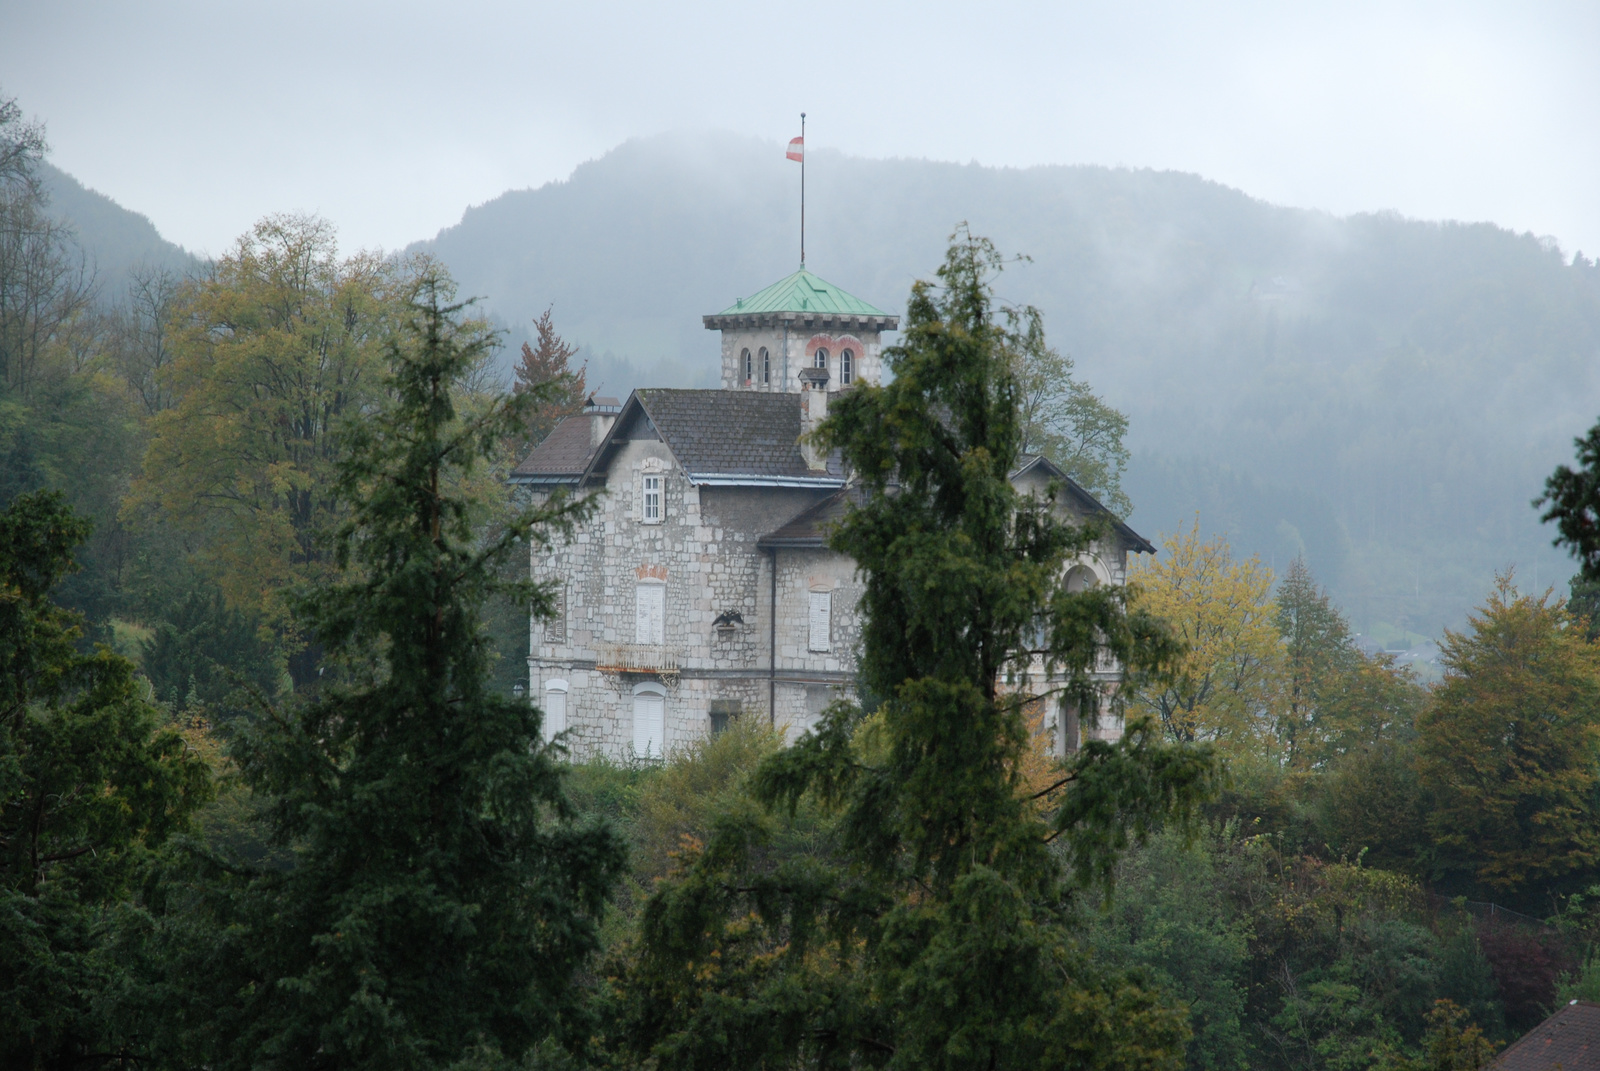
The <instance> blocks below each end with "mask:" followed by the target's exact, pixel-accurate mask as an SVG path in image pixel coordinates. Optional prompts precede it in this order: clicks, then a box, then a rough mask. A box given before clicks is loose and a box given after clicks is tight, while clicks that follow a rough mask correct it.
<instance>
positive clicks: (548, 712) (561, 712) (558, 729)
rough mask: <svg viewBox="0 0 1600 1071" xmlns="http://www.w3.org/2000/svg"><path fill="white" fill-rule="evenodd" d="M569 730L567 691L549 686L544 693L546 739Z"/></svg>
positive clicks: (544, 733)
mask: <svg viewBox="0 0 1600 1071" xmlns="http://www.w3.org/2000/svg"><path fill="white" fill-rule="evenodd" d="M566 731H567V693H566V692H562V691H556V690H555V689H553V688H547V689H546V690H545V693H544V732H543V733H542V734H540V735H542V736H543V737H544V738H545V739H546V740H551V739H554V738H555V736H556V734H557V733H564V732H566Z"/></svg>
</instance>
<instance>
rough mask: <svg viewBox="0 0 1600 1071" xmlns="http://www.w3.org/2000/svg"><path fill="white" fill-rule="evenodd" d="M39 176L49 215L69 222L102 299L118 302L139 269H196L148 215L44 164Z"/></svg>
mask: <svg viewBox="0 0 1600 1071" xmlns="http://www.w3.org/2000/svg"><path fill="white" fill-rule="evenodd" d="M39 177H40V178H41V179H42V180H43V182H44V185H45V188H46V189H47V190H48V191H49V194H50V208H51V211H53V212H54V213H56V215H58V216H60V217H62V218H64V219H66V220H68V221H70V222H71V224H72V226H73V230H74V231H76V232H77V239H78V245H79V246H80V247H81V248H82V249H83V251H84V252H85V253H86V254H87V255H88V260H89V265H90V267H92V268H93V269H94V272H95V277H96V281H97V282H98V283H99V287H100V294H101V297H102V298H103V299H107V300H112V301H115V300H117V299H119V298H120V297H121V294H122V292H123V290H124V289H125V287H126V285H127V278H128V272H129V271H130V270H132V269H133V268H135V267H137V266H139V265H149V266H151V267H161V268H168V269H171V270H172V271H175V272H179V273H187V272H191V271H194V270H195V269H196V268H197V267H198V266H199V261H198V260H197V259H196V258H195V257H193V256H191V255H190V254H189V253H188V252H186V251H185V250H184V249H183V248H182V247H181V246H178V245H174V244H173V243H172V242H169V241H167V240H166V239H165V238H163V237H161V233H160V232H159V231H157V230H156V226H155V224H154V223H151V222H150V220H149V218H148V217H147V216H143V215H140V214H139V213H138V212H133V211H130V210H129V209H126V208H123V207H122V206H121V205H119V204H117V202H115V201H113V200H112V199H111V198H109V197H107V196H106V195H105V194H103V193H99V192H97V191H95V190H91V189H89V188H88V187H86V186H84V185H83V183H81V182H79V181H78V180H77V179H75V178H73V177H72V176H71V175H69V174H67V173H66V172H65V171H62V170H61V169H60V168H58V167H55V166H54V165H52V164H50V163H48V162H46V163H41V164H40V165H39Z"/></svg>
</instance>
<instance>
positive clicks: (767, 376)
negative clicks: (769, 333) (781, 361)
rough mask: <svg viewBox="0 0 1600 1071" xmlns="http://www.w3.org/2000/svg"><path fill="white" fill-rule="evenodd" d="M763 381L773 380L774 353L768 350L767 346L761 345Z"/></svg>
mask: <svg viewBox="0 0 1600 1071" xmlns="http://www.w3.org/2000/svg"><path fill="white" fill-rule="evenodd" d="M761 382H763V383H771V382H772V354H770V353H768V352H767V347H765V346H762V347H761Z"/></svg>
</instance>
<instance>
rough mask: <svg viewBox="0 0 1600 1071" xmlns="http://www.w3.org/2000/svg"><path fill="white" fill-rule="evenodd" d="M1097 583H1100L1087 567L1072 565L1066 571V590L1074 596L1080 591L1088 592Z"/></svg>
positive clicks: (1092, 571)
mask: <svg viewBox="0 0 1600 1071" xmlns="http://www.w3.org/2000/svg"><path fill="white" fill-rule="evenodd" d="M1099 583H1100V581H1099V580H1098V579H1097V578H1096V577H1095V575H1094V570H1093V569H1091V568H1089V567H1088V566H1087V565H1074V566H1073V567H1072V568H1071V569H1069V570H1067V590H1068V591H1069V592H1072V593H1074V594H1076V593H1077V592H1080V591H1088V590H1089V589H1090V588H1092V587H1095V586H1096V585H1097V584H1099Z"/></svg>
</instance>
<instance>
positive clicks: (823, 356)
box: [816, 347, 828, 368]
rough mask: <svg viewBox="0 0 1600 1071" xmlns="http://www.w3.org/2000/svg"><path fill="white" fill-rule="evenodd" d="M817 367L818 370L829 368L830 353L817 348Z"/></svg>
mask: <svg viewBox="0 0 1600 1071" xmlns="http://www.w3.org/2000/svg"><path fill="white" fill-rule="evenodd" d="M816 366H817V367H818V368H827V367H828V351H827V350H825V349H822V348H821V347H818V348H817V364H816Z"/></svg>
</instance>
